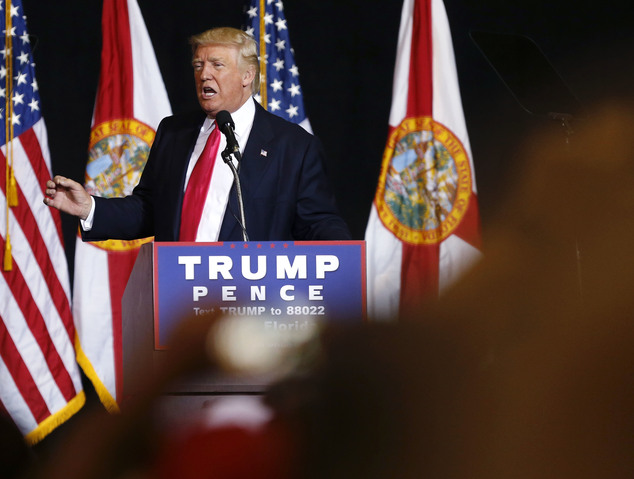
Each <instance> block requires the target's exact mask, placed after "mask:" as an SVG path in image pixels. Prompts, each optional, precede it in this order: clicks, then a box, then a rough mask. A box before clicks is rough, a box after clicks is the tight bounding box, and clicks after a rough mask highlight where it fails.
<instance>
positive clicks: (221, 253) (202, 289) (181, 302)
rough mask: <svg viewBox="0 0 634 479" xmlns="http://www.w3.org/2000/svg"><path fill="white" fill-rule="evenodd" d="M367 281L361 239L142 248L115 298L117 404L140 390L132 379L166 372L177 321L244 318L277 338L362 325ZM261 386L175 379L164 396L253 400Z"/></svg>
mask: <svg viewBox="0 0 634 479" xmlns="http://www.w3.org/2000/svg"><path fill="white" fill-rule="evenodd" d="M365 276H366V273H365V242H364V241H320V242H254V241H253V242H225V243H181V242H175V243H167V242H154V243H148V244H145V245H143V246H142V247H141V249H140V251H139V254H138V257H137V260H136V263H135V265H134V268H133V270H132V273H131V275H130V279H129V281H128V284H127V286H126V289H125V292H124V295H123V300H122V334H123V338H122V349H123V391H122V398H123V402H125V401H126V398H130V397H132V396H135V395H137V394H141V393H142V392H143V391H142V390H141V388H142V386H141V382H139V381H138V378H143V377H147V376H148V375H150V374H157V373H158V372H159V371H161V369H162V368H163V367H165V362H166V361H168V360H169V354H168V353H169V350H168V344H169V342H170V334H171V333H172V332H173V331H174V330H175V328H176V327H177V326H178V324H179V321H181V320H182V319H183V318H185V317H188V318H193V319H194V320H195V319H196V317H201V318H202V317H204V316H205V315H208V314H213V315H217V314H220V315H222V316H223V317H225V318H226V319H227V320H228V321H234V320H240V319H244V318H249V319H250V320H252V321H251V322H252V323H254V324H256V325H258V328H260V329H258V331H261V334H266V335H268V336H267V337H272V338H275V337H277V339H278V340H279V339H280V338H283V337H284V335H285V334H288V333H289V332H291V331H298V330H300V329H302V328H307V327H311V326H315V325H317V326H319V325H322V324H325V323H329V322H336V323H350V322H361V321H364V320H365V316H366V296H365V285H366V277H365ZM272 333H273V334H272ZM258 334H260V333H258ZM276 334H277V336H276ZM271 347H275V345H274V344H272V345H271ZM267 381H268V379H267V378H266V377H258V376H252V377H245V376H239V377H238V376H232V375H230V374H222V373H213V372H209V373H201V374H197V375H195V376H192V377H186V378H182V379H181V380H179V381H177V382H176V383H174V384H173V385H172V386H170V390H169V391H168V392H167V393H168V394H174V395H200V396H213V395H219V394H254V393H255V394H257V393H260V392H262V391H263V390H264V389H265V388H266V386H267Z"/></svg>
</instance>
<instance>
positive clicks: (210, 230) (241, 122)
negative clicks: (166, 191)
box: [185, 98, 255, 241]
mask: <svg viewBox="0 0 634 479" xmlns="http://www.w3.org/2000/svg"><path fill="white" fill-rule="evenodd" d="M254 117H255V104H254V103H253V100H252V99H251V98H249V99H248V100H247V101H246V102H245V103H244V105H242V106H241V107H240V108H239V109H238V110H237V111H236V112H234V113H232V114H231V118H232V119H233V122H234V123H235V130H234V133H235V137H236V140H237V141H238V145H239V146H240V153H241V154H242V153H243V152H244V146H245V145H246V143H247V140H248V139H249V134H250V133H251V127H252V126H253V119H254ZM213 126H214V122H213V120H212V119H210V118H206V119H205V122H204V123H203V126H202V127H201V129H200V134H199V135H198V140H197V141H196V146H195V147H194V151H193V152H192V156H191V158H190V160H189V165H188V166H187V176H186V178H185V189H187V183H188V182H189V177H190V175H191V172H192V170H193V169H194V166H195V165H196V161H198V158H199V157H200V155H201V153H202V151H203V149H204V148H205V143H206V142H207V138H208V137H209V135H210V134H211V131H212V130H213V128H212V127H213ZM226 146H227V139H226V138H225V136H224V135H222V134H221V138H220V146H219V147H218V153H217V154H216V161H215V163H214V169H213V171H212V173H211V183H210V185H209V191H208V192H207V198H206V199H205V206H204V207H203V213H202V217H201V219H200V224H199V225H198V233H197V234H196V241H218V235H219V234H220V227H221V226H222V219H223V218H224V216H225V211H226V209H227V203H228V202H229V192H230V191H231V186H232V185H233V173H232V172H231V168H230V167H229V165H227V164H226V163H225V161H224V160H223V159H222V156H221V154H222V151H223V150H224V149H225V147H226ZM232 158H233V157H232ZM234 165H235V166H236V167H237V163H236V162H235V161H234ZM235 213H236V214H238V212H237V211H236V212H235Z"/></svg>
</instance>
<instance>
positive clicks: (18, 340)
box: [0, 0, 85, 444]
mask: <svg viewBox="0 0 634 479" xmlns="http://www.w3.org/2000/svg"><path fill="white" fill-rule="evenodd" d="M0 17H1V20H0V22H2V27H3V28H2V31H3V33H2V36H1V38H0V45H1V48H0V52H1V53H2V60H1V62H2V64H1V65H0V113H1V114H0V121H1V122H2V125H3V126H2V128H0V144H1V145H2V149H1V150H2V151H1V153H0V161H1V162H2V166H3V169H4V171H5V173H6V174H5V180H6V181H4V182H3V183H2V191H1V196H0V202H1V203H2V204H1V207H0V230H1V232H2V235H1V238H0V241H1V244H0V247H1V248H0V251H1V252H2V255H3V266H4V267H3V270H2V274H1V275H0V411H1V412H2V413H8V414H9V415H10V416H11V418H12V419H13V421H14V422H15V423H16V425H17V426H18V428H19V429H20V431H21V432H22V433H23V434H24V435H25V437H26V440H27V442H29V443H31V444H33V443H36V442H38V441H39V440H41V439H42V438H43V437H45V436H46V435H47V434H48V433H49V432H50V431H52V430H53V429H54V428H55V427H56V426H58V425H59V424H61V423H63V422H64V421H65V420H66V419H68V418H69V417H70V416H72V415H73V414H74V413H75V412H76V411H77V410H79V409H80V408H81V407H82V405H83V404H84V402H85V396H84V392H83V390H82V384H81V377H80V373H79V368H78V366H77V363H76V361H75V349H74V341H75V326H74V324H73V318H72V314H71V307H70V281H69V275H68V266H67V263H66V257H65V254H64V248H63V244H62V242H63V240H62V231H61V220H60V215H59V212H58V211H57V210H54V209H50V208H48V207H47V206H45V205H44V204H43V202H42V200H43V198H44V195H43V190H44V188H45V186H44V185H45V182H46V180H48V179H49V178H50V177H51V161H50V156H49V151H48V140H47V135H46V127H45V125H44V120H43V119H42V114H41V111H40V98H39V93H38V85H37V82H36V80H35V70H34V63H33V59H32V56H31V47H30V41H29V35H28V33H27V30H26V17H25V15H24V11H23V10H22V5H21V1H20V0H7V1H6V2H2V3H0ZM12 178H15V182H14V181H12ZM12 184H13V185H12ZM11 190H13V194H12V193H11ZM14 200H17V204H13V202H14Z"/></svg>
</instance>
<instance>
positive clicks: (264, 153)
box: [260, 150, 269, 156]
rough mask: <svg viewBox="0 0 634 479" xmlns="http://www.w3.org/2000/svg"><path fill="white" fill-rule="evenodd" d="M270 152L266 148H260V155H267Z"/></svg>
mask: <svg viewBox="0 0 634 479" xmlns="http://www.w3.org/2000/svg"><path fill="white" fill-rule="evenodd" d="M268 154H269V152H268V151H266V150H260V156H266V155H268Z"/></svg>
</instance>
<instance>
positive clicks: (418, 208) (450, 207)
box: [375, 116, 472, 245]
mask: <svg viewBox="0 0 634 479" xmlns="http://www.w3.org/2000/svg"><path fill="white" fill-rule="evenodd" d="M471 193H472V173H471V166H470V162H469V156H468V154H467V152H466V150H465V148H464V146H463V145H462V143H461V142H460V140H459V139H458V138H457V137H456V136H455V135H454V134H453V133H452V132H451V131H450V130H449V129H448V128H446V127H445V126H444V125H442V124H440V123H438V122H436V121H434V120H433V119H432V118H431V117H426V116H425V117H416V118H406V119H405V120H403V121H402V122H401V124H400V125H399V126H398V127H397V128H395V129H394V130H392V132H391V133H390V136H389V138H388V141H387V144H386V147H385V152H384V154H383V164H382V167H381V176H380V178H379V185H378V188H377V194H376V200H375V201H376V207H377V212H378V215H379V217H380V218H381V221H382V222H383V224H384V225H385V226H386V228H388V229H389V230H390V231H392V233H393V234H394V235H395V236H396V237H397V238H399V239H400V240H402V241H405V242H407V243H411V244H416V245H430V244H435V243H439V242H441V241H443V240H444V239H445V238H447V237H448V236H449V235H450V234H451V233H452V232H453V231H454V230H455V229H456V227H457V226H458V225H459V224H460V222H461V221H462V218H463V217H464V215H465V212H466V211H467V206H468V204H469V200H470V198H471Z"/></svg>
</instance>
